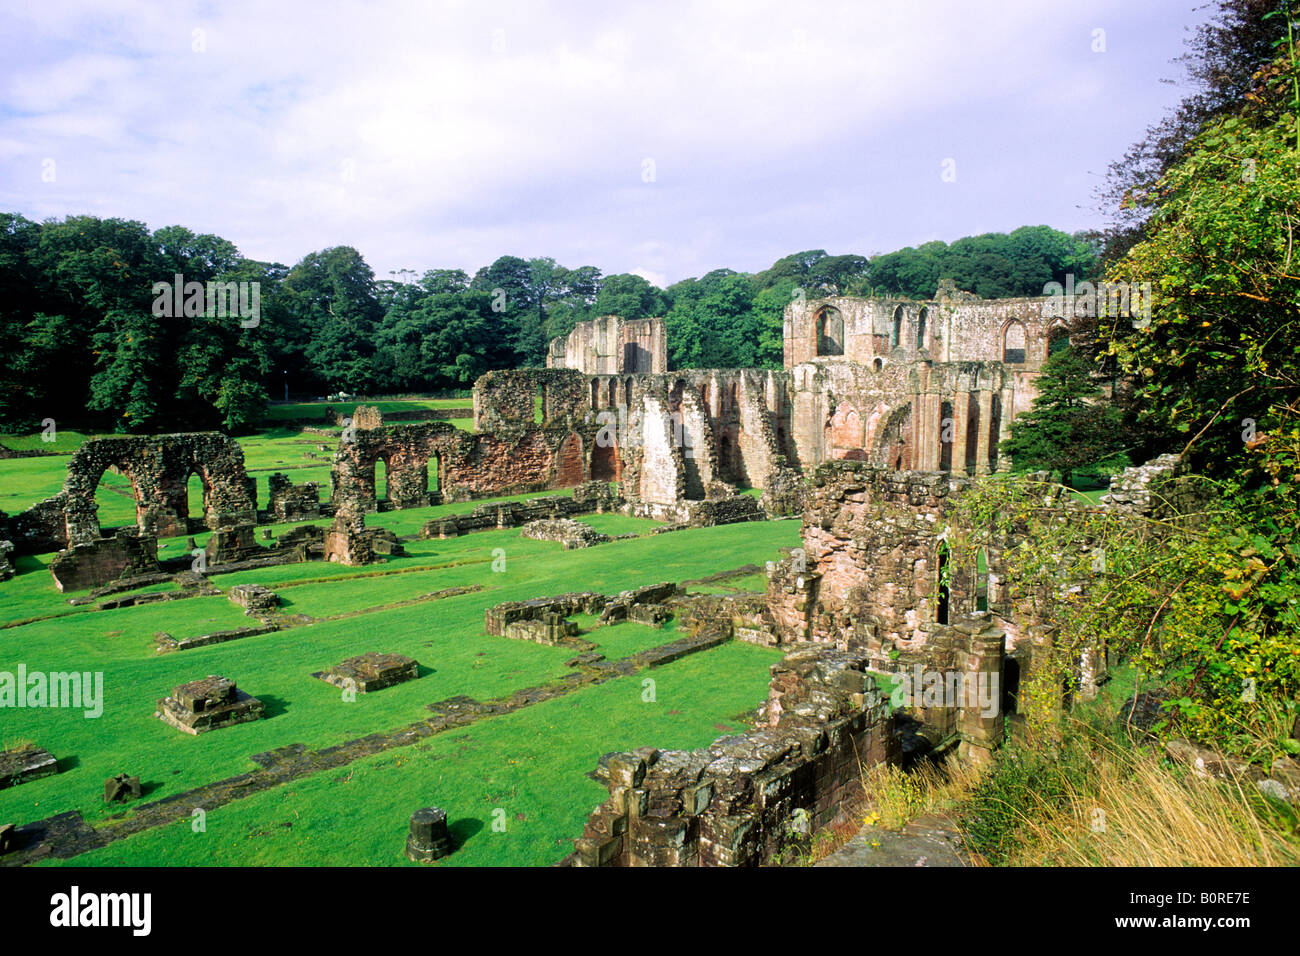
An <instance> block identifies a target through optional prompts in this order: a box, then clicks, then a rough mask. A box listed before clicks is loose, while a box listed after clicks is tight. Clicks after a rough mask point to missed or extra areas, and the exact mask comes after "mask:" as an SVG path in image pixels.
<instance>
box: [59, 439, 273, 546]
mask: <svg viewBox="0 0 1300 956" xmlns="http://www.w3.org/2000/svg"><path fill="white" fill-rule="evenodd" d="M110 467H116V468H117V469H118V470H119V471H120V472H121V473H122V474H123V475H124V476H125V477H126V478H127V479H128V481H130V483H131V489H132V492H133V495H134V498H135V506H136V526H137V527H138V528H139V530H140V531H141V532H142V533H145V534H149V535H156V536H159V537H169V536H176V535H182V534H186V533H188V519H189V517H190V514H189V498H188V491H187V484H188V481H189V478H190V476H191V475H195V474H197V475H198V477H199V480H200V481H201V482H202V484H203V492H204V494H203V497H204V514H203V523H204V524H205V525H206V526H207V527H209V528H213V529H215V528H218V527H229V526H233V525H238V524H252V523H254V521H255V519H256V514H255V507H256V505H255V501H254V498H253V493H252V489H251V487H250V482H249V478H248V473H247V472H246V471H245V469H244V452H243V449H241V448H240V447H239V445H238V444H237V443H236V442H234V441H233V440H231V439H229V438H227V437H226V436H225V435H222V434H219V433H217V432H191V433H180V434H175V435H150V436H138V437H131V436H114V437H110V438H94V439H91V440H89V441H87V442H85V443H84V444H82V446H81V447H80V448H78V449H77V451H76V452H75V453H74V454H73V456H72V458H71V460H70V461H69V462H68V469H67V477H66V478H65V479H64V483H63V495H64V518H65V522H66V529H67V536H68V543H69V544H70V545H76V544H89V543H90V542H92V541H94V540H96V539H97V538H99V537H101V536H102V535H101V529H100V525H99V518H98V514H97V511H98V509H97V506H96V505H95V490H96V488H98V486H99V483H100V481H101V480H103V477H104V473H105V472H106V471H108V469H109V468H110Z"/></svg>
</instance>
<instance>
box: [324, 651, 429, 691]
mask: <svg viewBox="0 0 1300 956" xmlns="http://www.w3.org/2000/svg"><path fill="white" fill-rule="evenodd" d="M311 676H312V677H315V678H318V679H319V680H323V681H325V682H326V683H327V684H333V685H334V686H335V687H342V688H344V689H347V690H356V691H360V692H361V693H363V694H367V693H370V692H371V691H376V690H383V689H384V688H385V687H392V686H393V685H395V684H401V683H405V682H406V681H408V680H415V679H416V678H417V677H419V676H420V665H419V662H418V661H416V660H415V659H414V658H412V657H404V656H402V655H401V654H381V653H379V652H377V651H369V652H367V653H365V654H361V655H360V656H358V657H349V658H348V659H347V660H345V661H341V662H340V663H338V664H335V665H334V666H333V667H331V668H330V669H329V670H328V671H318V672H317V673H314V674H312V675H311Z"/></svg>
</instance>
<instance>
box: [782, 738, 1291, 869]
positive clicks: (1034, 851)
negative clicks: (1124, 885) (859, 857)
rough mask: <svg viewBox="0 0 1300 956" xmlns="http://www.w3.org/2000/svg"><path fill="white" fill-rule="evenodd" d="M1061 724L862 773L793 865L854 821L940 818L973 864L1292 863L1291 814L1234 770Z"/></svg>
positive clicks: (835, 840) (818, 854)
mask: <svg viewBox="0 0 1300 956" xmlns="http://www.w3.org/2000/svg"><path fill="white" fill-rule="evenodd" d="M1090 717H1091V718H1092V719H1091V720H1088V721H1085V720H1078V719H1075V720H1072V721H1070V724H1069V726H1068V730H1067V733H1066V735H1065V739H1064V741H1063V742H1062V743H1060V744H1059V745H1057V746H1055V747H1050V748H1049V747H1029V746H1025V745H1023V744H1011V745H1008V746H1007V747H1006V748H1005V749H1004V750H1002V751H1000V752H999V753H998V754H997V756H996V758H995V760H994V762H993V763H992V765H990V766H988V767H977V766H974V765H972V764H969V763H964V762H961V761H959V760H957V759H956V757H955V756H949V757H948V758H947V759H945V760H944V761H942V762H922V763H920V764H918V765H917V766H916V767H915V768H914V769H911V770H903V769H900V768H899V767H893V766H875V767H871V768H864V769H863V771H862V774H861V792H860V795H859V796H858V797H856V798H855V799H854V800H852V801H851V802H848V803H846V804H845V807H844V810H843V812H842V813H841V819H840V820H839V821H837V824H836V825H834V826H832V827H829V828H827V830H825V831H823V832H821V833H819V834H816V835H815V836H814V837H813V839H812V841H811V846H810V852H809V853H808V854H807V856H805V857H803V858H802V859H800V861H799V862H802V863H812V862H816V860H818V859H821V858H823V857H825V856H827V855H828V854H830V853H831V852H833V851H834V850H835V849H838V847H839V846H841V845H843V844H844V843H845V842H847V841H848V839H849V838H850V837H852V835H853V833H854V832H855V831H856V830H857V829H858V827H859V826H862V825H866V826H880V827H884V828H887V829H894V830H897V829H901V828H902V827H904V826H906V825H907V824H908V823H911V822H912V821H914V820H917V819H918V818H921V817H925V816H934V815H937V816H945V817H948V818H949V819H951V820H952V821H954V822H955V823H956V824H957V826H958V828H959V829H960V830H961V832H962V840H963V844H964V848H965V850H966V852H967V853H969V854H970V856H971V860H972V862H973V863H974V864H976V865H980V866H1300V813H1298V812H1297V810H1296V808H1294V807H1291V806H1288V805H1286V804H1284V803H1281V802H1280V801H1277V800H1272V799H1269V798H1267V797H1265V796H1264V795H1263V794H1262V793H1260V791H1259V789H1258V788H1257V787H1256V786H1255V784H1254V782H1253V781H1251V780H1249V779H1246V778H1244V777H1235V776H1229V777H1228V778H1227V779H1217V778H1212V777H1208V776H1205V775H1203V774H1198V773H1197V772H1195V771H1193V770H1192V769H1191V768H1188V767H1186V766H1184V765H1182V764H1179V763H1174V762H1172V761H1171V760H1169V758H1168V757H1166V756H1165V754H1164V751H1163V749H1162V748H1161V747H1159V745H1157V744H1153V743H1146V742H1142V741H1138V740H1135V739H1134V738H1132V737H1130V736H1128V734H1127V733H1126V732H1125V731H1124V729H1123V728H1122V725H1120V724H1118V723H1117V722H1115V721H1114V719H1113V718H1114V715H1113V714H1106V715H1101V714H1093V715H1090Z"/></svg>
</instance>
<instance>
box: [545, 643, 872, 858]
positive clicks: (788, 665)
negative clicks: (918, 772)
mask: <svg viewBox="0 0 1300 956" xmlns="http://www.w3.org/2000/svg"><path fill="white" fill-rule="evenodd" d="M894 747H895V741H894V735H893V726H892V718H891V716H890V713H889V708H888V705H887V703H886V700H885V697H884V695H883V694H882V693H881V692H880V690H879V688H878V686H877V683H876V681H875V679H874V678H873V677H872V676H871V675H870V674H868V673H866V657H865V656H864V655H861V654H856V655H855V654H849V653H845V652H842V651H838V650H835V649H831V648H809V649H804V650H798V651H794V652H792V653H791V654H788V655H787V656H786V657H785V658H784V659H783V660H782V661H781V662H780V663H778V664H774V665H773V666H772V682H771V686H770V688H769V696H768V700H767V702H766V704H764V705H763V707H762V708H760V710H759V716H758V725H757V727H756V728H755V729H754V730H751V731H749V732H747V733H744V734H739V735H736V736H731V737H720V738H719V739H718V740H716V741H714V743H713V744H712V745H711V746H709V747H706V748H703V749H701V750H695V751H680V750H676V751H674V750H669V751H661V750H656V749H654V748H650V747H646V748H642V749H640V750H637V751H633V752H624V753H614V754H608V755H606V756H605V757H602V758H601V760H600V762H599V764H598V766H597V771H596V772H597V775H598V777H600V778H601V779H603V780H604V782H605V784H606V786H607V787H608V788H609V798H608V799H607V800H606V801H605V802H604V803H602V804H601V805H600V806H599V807H597V808H596V810H595V811H594V812H593V813H592V814H591V817H590V818H589V820H588V821H587V824H586V826H585V827H584V829H583V832H582V836H581V837H579V838H578V839H576V840H574V848H575V852H574V853H573V854H572V855H571V856H570V857H568V858H566V860H565V861H564V862H565V863H566V864H568V865H573V866H746V865H749V866H753V865H759V864H763V863H767V862H771V861H772V860H774V859H775V858H776V857H777V856H778V855H779V854H780V853H781V851H782V849H783V848H784V847H785V846H786V845H787V844H788V843H789V841H790V840H791V838H792V837H793V836H795V835H797V834H800V833H803V834H806V833H808V832H810V831H811V830H814V829H816V828H818V827H822V826H825V825H827V824H829V823H830V822H831V821H832V820H833V819H834V818H835V817H836V815H837V814H838V813H839V812H840V807H841V805H842V803H843V802H844V801H845V799H846V798H848V797H849V796H851V795H853V793H854V792H855V788H856V786H857V781H858V780H859V778H860V773H861V770H862V768H863V767H871V766H874V765H876V764H879V763H882V762H885V761H888V760H890V759H892V758H893V756H894V754H893V748H894Z"/></svg>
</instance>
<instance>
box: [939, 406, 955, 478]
mask: <svg viewBox="0 0 1300 956" xmlns="http://www.w3.org/2000/svg"><path fill="white" fill-rule="evenodd" d="M952 416H953V411H952V402H944V403H942V404H941V405H940V406H939V470H940V471H952V444H953V442H954V441H955V440H956V432H957V422H956V421H955V420H954V419H953V417H952Z"/></svg>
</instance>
